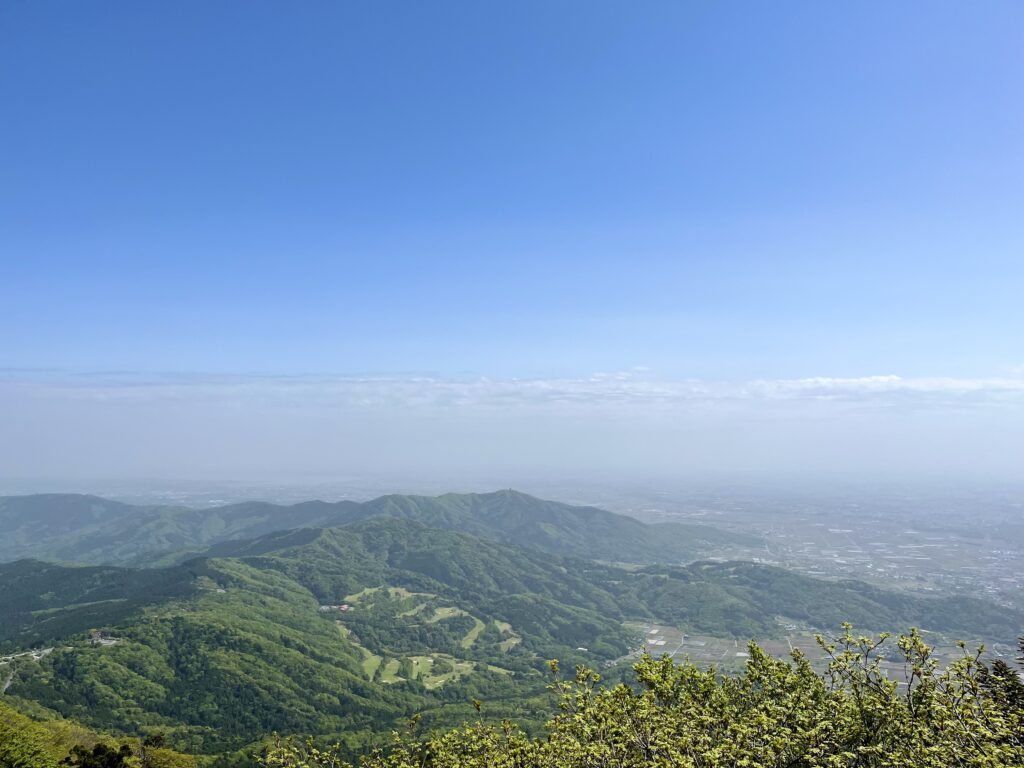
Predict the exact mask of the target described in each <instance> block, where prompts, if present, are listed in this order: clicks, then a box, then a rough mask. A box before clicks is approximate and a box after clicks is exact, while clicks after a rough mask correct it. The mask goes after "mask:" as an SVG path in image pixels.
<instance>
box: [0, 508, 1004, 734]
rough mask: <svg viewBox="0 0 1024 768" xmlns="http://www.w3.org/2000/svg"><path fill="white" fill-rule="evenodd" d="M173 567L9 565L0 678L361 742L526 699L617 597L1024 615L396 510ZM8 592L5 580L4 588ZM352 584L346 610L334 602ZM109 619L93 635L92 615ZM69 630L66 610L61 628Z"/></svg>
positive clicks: (148, 724)
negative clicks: (576, 552) (18, 650)
mask: <svg viewBox="0 0 1024 768" xmlns="http://www.w3.org/2000/svg"><path fill="white" fill-rule="evenodd" d="M217 555H218V556H209V557H202V558H197V559H194V560H191V561H188V562H186V563H183V564H181V565H178V566H174V567H170V568H164V569H140V570H132V569H122V568H109V567H98V568H84V569H83V568H64V567H59V566H53V565H48V564H45V563H39V562H33V561H23V562H19V563H15V564H10V565H7V566H2V568H0V578H6V579H9V583H10V584H12V585H16V589H12V590H10V594H9V596H8V597H7V598H6V602H5V603H3V605H4V606H6V607H5V608H4V610H5V611H6V613H5V614H4V615H3V617H4V626H5V629H4V632H5V636H6V637H7V638H8V639H7V644H8V645H9V646H10V647H14V646H20V647H26V646H29V645H32V644H35V643H37V642H39V641H40V639H42V638H47V640H46V642H47V644H48V645H49V646H51V647H52V648H53V650H52V651H51V652H50V653H49V654H48V655H46V656H44V657H42V658H39V659H32V658H27V659H19V660H17V661H16V662H15V667H14V675H13V677H12V681H11V687H10V689H9V691H8V694H9V695H12V696H14V697H20V699H21V700H23V701H33V702H37V703H38V704H41V705H42V706H44V707H46V708H48V709H50V710H51V711H53V712H55V713H59V714H61V715H63V716H66V717H71V718H75V719H79V720H81V721H82V722H84V723H86V724H88V725H91V726H94V727H98V728H109V729H111V730H114V731H118V732H125V733H134V734H139V733H142V732H146V731H148V730H153V729H160V730H164V731H166V732H167V733H168V735H169V736H170V737H171V739H172V743H173V744H174V745H175V746H177V747H179V748H181V749H186V750H188V751H197V752H200V751H205V752H219V751H223V750H233V749H238V748H239V747H241V746H243V745H245V744H246V743H249V742H251V741H253V740H254V739H257V738H259V737H261V736H262V735H264V734H266V733H267V732H269V731H272V730H280V731H284V732H292V733H317V734H332V735H335V736H338V737H341V736H342V735H344V738H345V739H346V740H347V743H349V744H350V746H352V747H354V748H356V747H360V746H365V744H366V743H368V742H370V741H372V740H373V739H374V738H376V737H377V735H379V734H380V733H381V732H382V731H386V730H387V729H389V728H391V727H393V726H394V725H395V724H396V723H397V722H400V721H401V720H402V719H403V718H405V717H406V716H408V715H410V714H412V713H413V712H425V713H427V722H429V723H433V724H445V723H454V722H457V721H458V720H459V719H461V718H462V717H465V715H466V714H468V713H469V711H470V710H468V709H467V707H468V706H469V701H470V699H472V698H483V699H487V700H488V701H489V702H491V704H490V706H491V712H492V713H495V714H514V715H516V716H518V717H520V718H523V719H526V720H527V721H529V720H530V719H531V718H533V717H534V713H535V712H536V711H537V709H536V707H537V704H536V702H537V701H538V699H537V697H538V696H541V695H542V690H543V685H544V677H543V669H544V666H545V662H546V660H547V659H550V658H556V657H557V658H560V659H562V660H563V662H566V663H569V664H572V663H575V662H590V663H602V662H605V661H610V660H613V659H615V658H618V657H620V656H623V655H624V654H625V653H626V652H627V650H628V648H629V646H630V636H629V634H628V633H627V632H626V630H625V629H624V628H623V624H622V622H623V621H624V620H626V619H650V620H656V621H658V622H661V623H668V624H675V625H677V626H681V627H683V628H684V629H687V630H689V631H692V632H701V633H707V634H713V635H720V636H721V635H733V636H736V637H739V638H744V639H746V638H749V637H751V636H754V637H769V636H773V635H779V634H780V633H781V631H782V627H781V625H780V623H779V619H780V618H782V619H783V620H786V619H797V620H802V621H805V622H807V623H809V624H812V625H818V626H821V627H822V628H834V627H835V625H837V624H838V623H839V622H840V621H842V620H846V619H852V620H854V621H856V622H858V624H860V625H861V626H864V627H865V628H868V629H878V630H893V629H898V628H899V627H901V626H909V625H911V624H920V625H921V626H922V628H924V629H930V630H936V631H941V632H944V633H947V634H953V635H957V636H960V637H963V638H965V639H968V640H986V639H1000V640H1012V639H1013V638H1015V637H1016V636H1017V635H1018V634H1019V633H1020V630H1021V627H1024V616H1021V615H1020V614H1015V613H1012V612H1009V611H1005V610H1004V609H1001V608H999V607H997V606H993V605H990V604H988V603H985V602H983V601H979V600H965V599H941V598H921V597H914V596H908V595H898V594H892V593H889V592H885V591H883V590H877V589H874V588H871V587H868V586H866V585H863V584H860V583H857V582H840V583H835V582H824V581H818V580H815V579H811V578H807V577H802V576H798V575H794V574H790V573H787V572H786V571H782V570H780V569H776V568H769V567H765V566H759V565H754V564H748V563H714V564H712V563H697V564H693V565H690V566H686V567H667V566H651V567H647V568H641V569H626V568H620V567H615V566H610V565H602V564H598V563H595V562H593V561H587V560H582V559H578V558H572V557H564V556H558V555H552V554H548V553H544V552H540V551H537V550H531V549H526V548H522V547H518V546H515V545H510V544H505V543H498V542H495V541H492V540H489V539H484V538H480V537H475V536H471V535H468V534H461V533H456V532H453V531H449V530H443V529H439V528H429V527H426V526H424V525H422V524H421V523H417V522H414V521H411V520H407V519H396V518H394V517H379V518H371V519H367V520H362V521H360V522H357V523H352V524H350V525H346V526H340V527H335V528H330V529H299V530H295V531H291V532H285V533H280V532H276V533H272V534H268V535H267V536H264V537H261V538H257V539H254V540H250V541H247V542H233V543H231V544H230V545H222V546H218V548H217ZM5 592H6V591H5ZM342 605H345V606H347V609H346V610H341V608H340V606H342ZM94 629H95V630H102V631H103V632H104V633H105V634H104V635H103V636H101V637H93V638H91V639H90V637H89V636H88V634H87V633H88V632H89V630H94ZM55 630H59V631H55Z"/></svg>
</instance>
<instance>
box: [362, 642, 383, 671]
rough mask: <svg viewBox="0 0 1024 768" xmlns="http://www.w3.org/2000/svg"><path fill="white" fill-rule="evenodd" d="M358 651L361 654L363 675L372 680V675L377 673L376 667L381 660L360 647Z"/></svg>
mask: <svg viewBox="0 0 1024 768" xmlns="http://www.w3.org/2000/svg"><path fill="white" fill-rule="evenodd" d="M359 650H360V651H362V652H363V662H362V667H363V674H364V675H366V676H367V677H368V678H373V676H374V674H375V673H376V672H377V667H379V666H380V662H381V658H380V656H378V655H377V654H375V653H370V652H369V651H368V650H366V649H365V648H363V646H361V645H360V646H359Z"/></svg>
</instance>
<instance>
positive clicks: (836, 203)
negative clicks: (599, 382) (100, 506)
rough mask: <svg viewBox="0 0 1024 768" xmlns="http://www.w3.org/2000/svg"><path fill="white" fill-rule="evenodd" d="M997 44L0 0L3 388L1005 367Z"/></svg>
mask: <svg viewBox="0 0 1024 768" xmlns="http://www.w3.org/2000/svg"><path fill="white" fill-rule="evenodd" d="M1022 29H1024V6H1022V5H1021V4H1020V3H1017V2H986V3H983V4H973V3H972V4H967V3H942V2H927V3H925V2H905V3H882V2H877V3H857V4H838V3H819V2H805V3H804V2H788V3H770V4H769V3H759V4H755V3H710V2H708V3H683V2H650V3H643V4H637V3H625V2H586V3H584V2H550V1H546V2H536V3H531V2H521V3H505V4H497V3H479V2H473V3H469V2H467V3H458V2H446V3H412V2H406V3H366V2H362V3H357V2H338V1H332V2H309V3H303V4H301V5H287V6H286V5H284V4H280V3H268V2H247V3H244V4H239V3H233V2H231V3H229V2H209V1H208V0H203V1H202V2H179V3H154V2H103V3H97V2H81V3H73V4H68V3H55V2H42V1H40V0H32V1H31V2H27V1H25V2H9V3H4V4H3V5H2V7H0V93H2V95H3V104H4V107H3V111H4V119H3V123H2V125H3V128H2V132H3V137H4V142H3V144H4V162H3V169H2V174H3V183H2V184H0V267H2V280H0V318H2V330H0V361H2V363H0V364H2V366H3V367H4V368H6V369H8V371H9V373H8V374H7V375H6V377H7V378H6V384H5V386H10V387H14V388H15V389H16V390H17V391H18V392H19V393H22V395H24V393H26V392H30V393H31V397H33V398H37V397H43V395H40V394H39V393H40V392H43V391H44V390H46V387H48V386H51V385H52V377H53V375H54V372H58V373H59V372H63V373H64V374H66V376H67V377H70V378H69V380H70V381H71V383H70V384H67V386H69V387H77V386H78V384H77V383H75V382H78V381H80V379H76V378H74V377H81V376H93V375H94V374H96V373H97V372H120V373H119V374H117V376H120V377H121V378H116V377H115V379H116V381H115V380H112V379H110V378H109V377H108V378H107V379H104V381H107V384H108V385H109V386H110V387H112V388H114V389H118V391H120V389H122V388H124V387H125V386H126V384H125V380H124V379H125V377H127V379H128V380H130V382H137V380H138V377H147V376H148V377H150V379H149V381H151V382H157V383H158V384H159V385H160V386H163V385H164V384H165V383H166V381H167V377H171V378H172V379H173V380H174V381H177V382H179V383H180V382H181V381H183V380H187V381H189V382H191V383H192V385H194V386H200V385H203V386H205V385H211V386H216V385H218V382H222V381H223V380H224V379H223V377H225V376H228V377H230V376H242V377H244V376H250V377H254V376H257V375H259V376H269V377H283V378H287V377H314V378H315V377H319V376H329V377H342V378H344V377H350V378H351V377H355V378H356V379H358V380H362V379H361V378H360V377H379V376H383V377H388V378H389V380H391V379H393V378H395V377H398V378H403V377H405V379H409V378H410V377H429V378H431V380H438V381H463V382H464V381H477V380H481V379H484V378H486V379H488V380H491V379H493V380H496V381H513V380H518V379H528V380H531V381H541V382H556V384H555V385H554V386H556V388H557V387H558V386H563V384H564V382H566V381H572V382H579V381H586V380H588V377H592V376H593V375H594V374H599V373H603V374H620V373H628V375H629V376H630V377H633V378H635V377H637V376H640V377H642V378H645V379H649V380H651V381H656V382H661V383H663V384H664V383H666V382H667V384H666V386H669V387H670V388H675V389H673V391H676V390H677V389H678V388H679V387H680V386H681V385H680V382H685V381H691V380H697V381H709V382H733V383H735V382H753V381H780V382H793V381H803V380H807V379H818V378H822V377H824V378H827V379H830V380H831V379H837V380H844V381H866V382H868V383H867V384H866V385H863V386H862V385H861V384H852V385H850V387H852V388H853V390H856V393H857V395H856V396H857V397H860V395H861V394H862V392H863V391H864V390H865V389H867V390H868V391H874V389H873V387H874V385H873V384H871V381H872V379H871V378H870V377H876V376H900V377H904V378H906V379H908V380H912V381H915V382H921V381H931V382H934V381H935V380H939V379H941V380H943V381H947V382H949V381H952V382H953V383H952V384H949V386H948V388H951V391H955V392H960V393H962V392H963V391H965V388H966V390H969V391H972V392H974V391H976V389H975V388H974V387H975V385H976V384H977V382H979V381H984V382H992V381H999V382H1004V383H1005V380H1006V379H1007V378H1009V379H1013V380H1015V381H1016V380H1019V379H1020V378H1021V377H1022V376H1024V373H1022V371H1024V369H1022V366H1024V333H1022V329H1024V299H1022V296H1024V257H1022V255H1024V225H1022V221H1024V47H1022V46H1021V45H1020V37H1021V30H1022ZM33 371H35V372H36V373H33ZM638 371H639V372H640V373H637V372H638ZM133 377H134V378H133ZM175 377H177V378H175ZM303 380H306V379H303ZM331 380H332V381H335V380H336V378H334V379H331ZM90 381H94V379H90ZM558 382H562V384H558ZM90 386H91V385H90ZM132 386H134V384H132ZM573 386H575V385H573ZM716 386H717V385H716ZM732 386H735V384H729V385H727V386H726V385H722V386H720V389H719V390H716V391H721V392H726V393H728V392H733V391H734V390H733V389H729V387H732ZM780 386H783V387H786V386H790V385H788V384H782V385H780ZM795 386H796V389H797V390H798V391H801V392H803V391H806V390H805V389H802V387H803V386H804V385H795ZM922 386H924V385H919V384H913V385H910V390H911V391H913V392H917V393H920V392H921V391H922ZM1002 386H1003V385H1002V384H998V385H996V386H995V390H996V394H995V395H993V397H994V398H995V400H999V401H1000V402H1002V400H1001V399H1000V398H1004V395H1005V391H1004V389H1001V387H1002ZM929 387H931V385H928V386H927V387H925V389H927V391H929V392H931V391H934V387H932V388H931V389H929ZM1011 389H1013V387H1011ZM47 391H48V390H47ZM644 391H649V389H648V388H644ZM787 391H788V390H787ZM1000 393H1002V394H1000ZM22 395H19V397H21V396H22ZM25 396H28V395H25ZM727 396H729V395H723V397H727ZM187 397H193V395H188V396H187ZM425 397H426V399H427V400H430V399H431V398H432V397H434V394H428V395H426V396H425ZM488 397H490V395H488ZM1014 397H1018V396H1016V395H1015V396H1014ZM15 401H16V398H15V397H14V396H13V395H10V394H8V395H7V404H8V408H9V409H11V410H13V409H14V408H15V406H14V405H12V403H14V402H15ZM19 402H20V401H19ZM46 402H47V403H49V404H45V403H44V404H38V403H37V406H35V407H36V410H32V409H31V408H29V409H28V411H25V409H24V408H23V407H22V406H21V405H19V406H18V408H19V409H21V410H22V411H23V412H29V413H33V414H36V413H38V415H39V419H43V420H45V419H47V418H52V419H56V418H57V417H56V416H55V415H53V414H56V413H58V412H59V411H60V409H59V408H57V407H56V406H55V405H53V403H52V402H50V401H46ZM1014 403H1015V404H1014V405H1013V408H1016V409H1018V410H1019V399H1018V400H1016V401H1014ZM154 407H155V406H154ZM1000 407H1001V408H1006V407H1008V406H1006V405H1005V403H1004V404H1003V405H1001V406H1000ZM86 410H88V409H86ZM74 413H76V414H79V415H81V414H82V413H84V411H83V410H81V409H80V410H78V411H74ZM90 413H91V411H90ZM162 413H165V412H162ZM197 413H198V411H197ZM1014 413H1017V411H1014ZM67 415H68V414H66V413H65V414H64V416H63V417H65V418H66V417H67ZM165 415H166V414H165ZM1018 415H1019V414H1018ZM83 418H84V417H83ZM36 421H38V420H36ZM33 423H36V422H35V421H34V422H33ZM368 423H369V422H368ZM373 423H376V422H373ZM709 428H710V427H709ZM26 429H29V425H26ZM366 429H367V430H370V429H371V427H370V426H367V427H366ZM965 429H967V430H968V431H970V430H969V428H968V427H965ZM269 434H270V433H268V435H269ZM296 434H301V431H300V432H297V433H296ZM269 439H270V438H269V437H268V440H269ZM581 439H582V438H581ZM951 439H952V438H951ZM723 450H725V449H723ZM610 460H611V459H609V461H610ZM154 462H155V463H159V462H157V460H156V459H154ZM29 469H30V467H29V468H26V469H25V471H28V470H29Z"/></svg>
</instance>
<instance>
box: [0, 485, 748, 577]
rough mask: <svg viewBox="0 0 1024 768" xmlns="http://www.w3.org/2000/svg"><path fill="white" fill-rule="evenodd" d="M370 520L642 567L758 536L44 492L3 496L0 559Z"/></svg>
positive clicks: (530, 509) (176, 546) (475, 508)
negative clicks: (138, 502)
mask: <svg viewBox="0 0 1024 768" xmlns="http://www.w3.org/2000/svg"><path fill="white" fill-rule="evenodd" d="M54 510H64V511H68V510H70V512H71V514H70V517H71V520H72V525H71V526H67V525H65V526H64V527H55V525H54V523H53V522H52V518H54V517H55V516H56V514H57V513H56V512H54ZM90 510H91V511H90ZM90 515H91V516H90ZM370 517H395V518H401V519H410V520H417V521H419V522H422V523H424V524H426V525H429V526H431V527H436V528H447V529H450V530H460V531H464V532H468V533H473V534H475V535H478V536H481V537H483V538H488V539H491V540H494V541H499V542H505V543H519V544H523V545H525V546H531V547H534V548H537V549H541V550H543V551H546V552H550V553H552V554H565V555H573V556H578V557H585V558H588V559H594V560H602V561H619V562H629V563H639V564H646V563H681V562H684V561H687V560H694V559H698V558H700V557H702V556H705V555H706V554H707V553H708V552H710V551H712V550H715V549H716V548H721V547H726V548H728V547H734V546H745V547H749V546H755V545H757V544H758V543H759V539H757V538H756V537H753V536H749V535H746V534H738V533H732V532H727V531H722V530H719V529H716V528H713V527H711V526H706V525H696V524H684V523H658V524H647V523H643V522H641V521H640V520H637V519H635V518H632V517H629V516H627V515H620V514H617V513H615V512H609V511H607V510H603V509H600V508H598V507H590V506H574V505H570V504H564V503H562V502H556V501H547V500H544V499H539V498H536V497H534V496H530V495H529V494H525V493H521V492H518V491H512V490H511V489H509V490H502V491H494V492H490V493H466V494H444V495H442V496H421V495H400V494H389V495H385V496H380V497H378V498H376V499H371V500H369V501H364V502H356V501H350V500H341V501H337V502H326V501H320V500H312V501H304V502H299V503H297V504H291V505H280V504H274V503H271V502H265V501H246V502H239V503H235V504H229V505H223V506H219V507H210V508H207V509H196V508H191V507H174V506H166V507H145V506H133V505H126V504H122V503H121V502H108V501H107V500H105V499H102V498H100V497H95V496H87V495H76V494H45V495H29V496H10V497H0V527H2V528H3V529H4V530H6V531H8V533H9V535H8V536H7V537H5V538H4V539H3V540H2V541H0V562H3V561H11V560H17V559H22V558H25V557H35V558H39V559H45V560H55V561H60V562H80V563H86V564H111V565H143V564H149V565H166V564H171V563H173V562H180V561H181V560H183V559H185V558H187V557H188V556H190V555H193V554H198V553H200V552H202V551H204V550H205V549H207V548H209V547H210V546H213V545H216V544H219V543H222V542H225V541H229V540H232V539H248V538H255V537H258V536H261V535H264V534H267V533H271V532H273V531H278V530H290V529H294V528H308V527H315V528H329V527H333V526H337V525H345V524H347V523H351V522H356V521H358V520H361V519H368V518H370ZM36 519H41V520H43V521H44V523H43V524H42V527H41V524H40V523H33V522H31V521H32V520H36ZM26 520H28V521H30V522H28V523H26V522H25V521H26ZM45 521H50V522H49V523H46V522H45ZM76 521H77V522H78V523H80V524H79V525H78V527H77V528H76V527H74V523H75V522H76ZM46 525H49V527H48V528H47V527H45V526H46Z"/></svg>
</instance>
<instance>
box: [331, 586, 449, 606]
mask: <svg viewBox="0 0 1024 768" xmlns="http://www.w3.org/2000/svg"><path fill="white" fill-rule="evenodd" d="M382 592H383V593H386V594H387V595H388V596H389V597H391V598H404V597H425V598H430V597H437V595H434V594H432V593H430V592H410V591H409V590H408V589H406V588H405V587H367V588H366V589H361V590H359V591H358V592H355V593H353V594H351V595H347V596H346V597H345V599H344V600H342V602H344V603H351V604H355V603H358V602H359V601H360V600H363V599H365V598H367V597H371V596H373V595H376V594H379V593H382Z"/></svg>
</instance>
